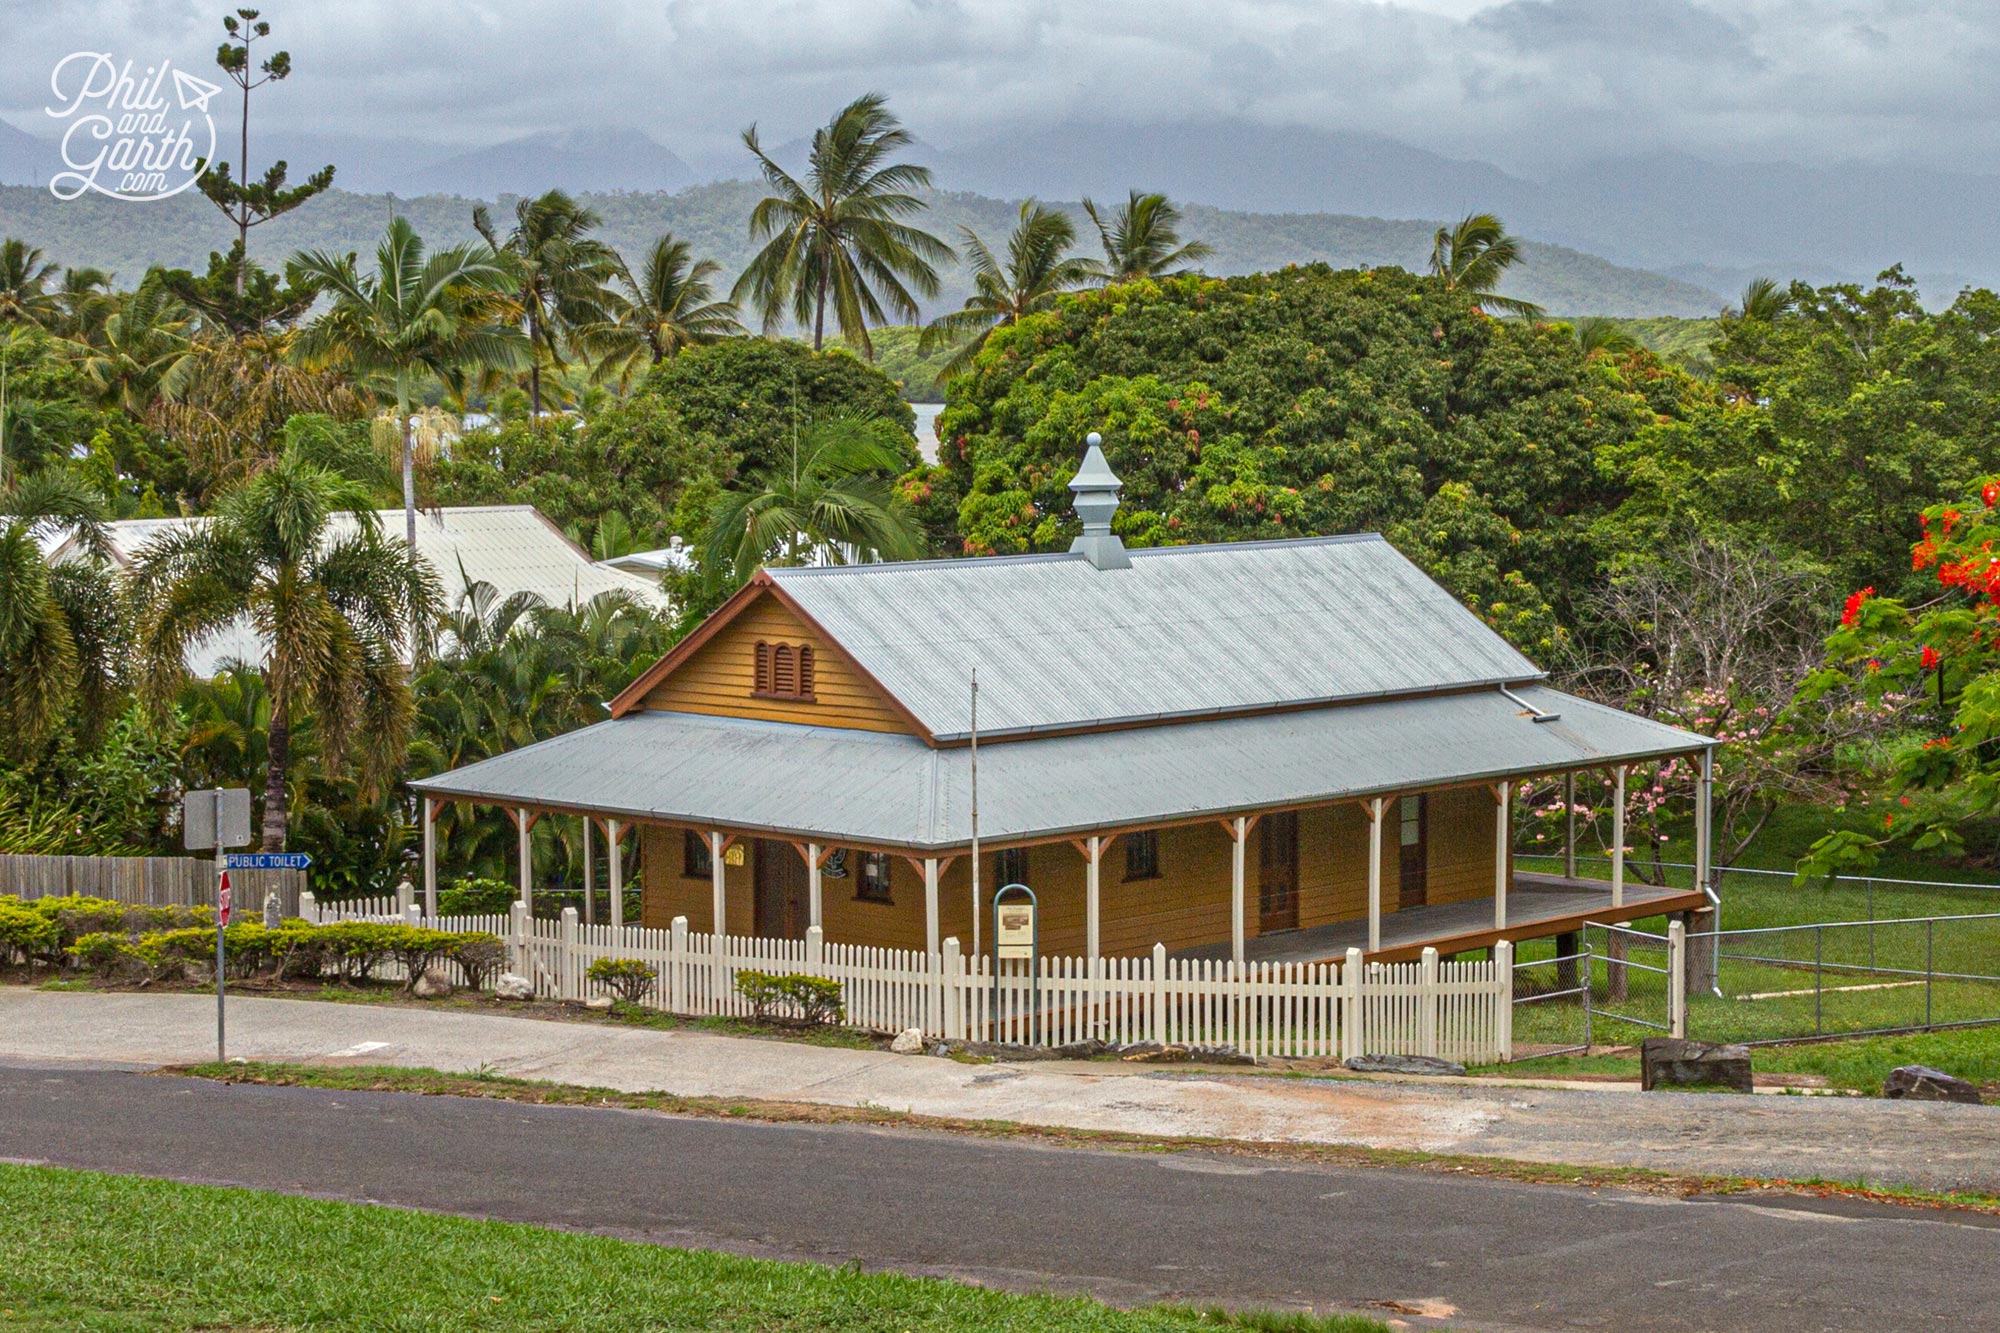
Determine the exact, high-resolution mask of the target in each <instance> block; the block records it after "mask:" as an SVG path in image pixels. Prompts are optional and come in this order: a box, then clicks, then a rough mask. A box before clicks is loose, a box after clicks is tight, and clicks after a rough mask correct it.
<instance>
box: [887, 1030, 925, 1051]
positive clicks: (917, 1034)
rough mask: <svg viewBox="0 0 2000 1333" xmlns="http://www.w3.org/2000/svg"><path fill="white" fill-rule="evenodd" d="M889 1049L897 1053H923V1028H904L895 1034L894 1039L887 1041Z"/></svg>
mask: <svg viewBox="0 0 2000 1333" xmlns="http://www.w3.org/2000/svg"><path fill="white" fill-rule="evenodd" d="M889 1049H890V1050H892V1051H894V1052H895V1053H896V1054H897V1055H922V1054H923V1053H924V1030H923V1029H922V1028H904V1029H903V1030H902V1031H901V1032H898V1033H897V1034H896V1039H895V1040H894V1041H892V1042H890V1043H889Z"/></svg>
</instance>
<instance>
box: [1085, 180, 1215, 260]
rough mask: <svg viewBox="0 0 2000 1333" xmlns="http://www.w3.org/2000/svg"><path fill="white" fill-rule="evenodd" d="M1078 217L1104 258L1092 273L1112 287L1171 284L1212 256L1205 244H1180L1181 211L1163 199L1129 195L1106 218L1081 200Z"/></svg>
mask: <svg viewBox="0 0 2000 1333" xmlns="http://www.w3.org/2000/svg"><path fill="white" fill-rule="evenodd" d="M1083 211H1084V212H1085V213H1086V214H1087V215H1088V216H1089V218H1090V221H1091V223H1092V224H1093V225H1094V226H1095V227H1096V228H1097V238H1098V240H1099V241H1100V242H1101V243H1102V244H1103V246H1104V258H1103V260H1102V261H1101V262H1095V263H1094V271H1095V272H1096V274H1097V275H1098V276H1099V277H1101V278H1104V279H1106V280H1108V281H1111V282H1134V281H1137V280H1138V279H1140V278H1171V277H1173V276H1175V275H1176V274H1180V273H1185V272H1187V271H1188V269H1189V266H1190V265H1192V264H1195V263H1197V262H1198V261H1200V260H1203V259H1207V258H1208V257H1209V256H1211V255H1213V254H1214V253H1215V250H1214V247H1212V246H1210V245H1209V244H1208V243H1207V242H1206V241H1182V240H1181V236H1180V223H1181V211H1180V209H1178V208H1176V207H1174V205H1173V204H1171V203H1170V202H1168V200H1167V196H1165V195H1164V194H1141V193H1139V191H1137V190H1133V191H1131V192H1130V193H1129V194H1128V195H1127V196H1126V200H1125V205H1124V207H1122V208H1120V209H1118V210H1116V211H1115V212H1112V213H1109V214H1106V213H1100V212H1099V211H1098V208H1097V205H1096V204H1094V203H1092V202H1091V201H1090V200H1088V199H1085V200H1084V201H1083Z"/></svg>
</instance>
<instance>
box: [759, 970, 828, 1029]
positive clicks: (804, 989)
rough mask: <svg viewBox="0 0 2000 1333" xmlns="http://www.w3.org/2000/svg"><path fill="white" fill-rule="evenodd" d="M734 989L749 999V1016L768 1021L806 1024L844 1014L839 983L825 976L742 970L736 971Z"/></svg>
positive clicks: (826, 1020) (817, 1022)
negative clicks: (782, 1020)
mask: <svg viewBox="0 0 2000 1333" xmlns="http://www.w3.org/2000/svg"><path fill="white" fill-rule="evenodd" d="M736 990H737V993H738V994H740V995H742V996H743V998H744V999H746V1000H748V1001H750V1013H751V1017H752V1018H753V1019H755V1020H756V1021H757V1022H759V1023H768V1022H770V1021H772V1019H773V1018H774V1017H782V1018H784V1019H788V1020H790V1021H792V1022H796V1023H801V1024H803V1025H805V1026H807V1027H817V1026H819V1025H821V1024H823V1023H838V1022H840V1021H841V1019H842V1018H844V1017H846V1009H847V1006H846V1004H845V1002H844V1001H843V1000H842V999H841V993H840V983H839V982H838V981H832V980H829V979H828V978H826V977H814V976H807V975H806V974H804V973H802V972H789V973H785V974H784V975H782V976H778V975H773V974H772V973H769V972H757V971H752V970H748V969H746V970H744V971H741V972H738V973H737V974H736Z"/></svg>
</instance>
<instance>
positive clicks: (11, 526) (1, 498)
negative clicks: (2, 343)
mask: <svg viewBox="0 0 2000 1333" xmlns="http://www.w3.org/2000/svg"><path fill="white" fill-rule="evenodd" d="M105 521H106V514H105V508H104V501H103V500H102V498H101V497H99V496H98V495H97V493H96V492H94V491H93V490H91V489H90V488H89V487H87V486H85V485H84V484H83V483H82V482H81V481H80V480H78V479H77V478H75V477H73V476H70V475H69V474H68V473H67V472H64V471H61V470H59V469H54V468H44V469H42V470H41V471H39V472H36V473H35V474H33V475H31V476H29V477H27V478H24V479H23V480H22V481H20V482H19V483H18V484H17V485H15V486H12V487H10V488H8V489H6V490H4V491H0V747H4V749H5V750H6V752H8V753H9V754H11V755H12V756H13V757H15V758H16V759H21V758H25V757H27V756H29V755H31V754H33V753H34V752H35V751H36V750H38V749H39V748H40V747H41V746H42V745H43V744H44V743H46V742H47V740H48V739H49V737H51V736H52V735H54V734H55V733H56V732H57V731H58V730H59V729H60V728H61V726H62V724H63V722H64V721H65V719H72V718H73V719H75V720H77V721H78V722H80V723H81V724H82V725H81V727H80V728H79V729H80V730H82V731H83V732H85V733H86V734H88V733H89V732H90V731H92V730H93V729H94V727H95V724H97V723H100V722H101V721H102V720H103V718H104V716H105V714H106V712H107V711H108V710H107V708H106V704H107V702H108V701H109V700H110V698H111V697H112V695H113V693H114V692H115V690H116V688H117V683H118V681H119V679H120V677H121V674H122V672H121V667H120V663H121V662H122V661H123V657H124V653H123V651H122V648H121V647H120V643H121V638H120V624H119V620H118V616H117V612H116V608H117V597H116V595H115V592H114V590H113V588H112V586H111V583H110V579H109V576H108V574H107V572H106V571H107V570H108V568H109V555H110V542H109V537H108V535H107V532H106V528H105ZM65 538H66V539H67V544H68V545H69V546H70V547H71V549H72V550H73V551H74V552H75V554H76V555H78V556H79V557H89V558H78V559H73V560H65V561H63V562H61V563H59V564H51V563H50V562H49V560H48V558H47V555H46V553H45V551H44V548H43V543H44V541H48V542H49V543H50V544H54V543H55V542H56V541H60V540H63V539H65Z"/></svg>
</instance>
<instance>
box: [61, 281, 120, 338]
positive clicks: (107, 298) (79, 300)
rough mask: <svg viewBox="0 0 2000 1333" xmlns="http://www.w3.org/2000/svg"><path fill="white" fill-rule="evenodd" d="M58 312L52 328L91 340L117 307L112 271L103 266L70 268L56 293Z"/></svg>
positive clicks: (70, 335)
mask: <svg viewBox="0 0 2000 1333" xmlns="http://www.w3.org/2000/svg"><path fill="white" fill-rule="evenodd" d="M55 301H56V309H57V314H56V317H55V320H54V322H53V323H51V324H50V326H49V327H50V328H51V329H52V330H53V331H54V332H56V333H59V334H61V335H62V336H63V337H65V338H73V339H76V340H77V341H80V342H88V341H89V340H90V338H91V336H92V334H94V333H95V332H96V331H97V330H99V329H102V328H103V327H104V321H105V320H106V319H108V318H110V316H111V312H112V311H113V310H115V309H117V305H118V302H117V299H116V298H115V297H114V296H113V294H112V291H111V275H110V274H109V273H106V272H105V271H104V270H103V269H101V268H66V269H64V270H63V278H62V286H61V287H59V288H58V289H57V290H56V293H55Z"/></svg>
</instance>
